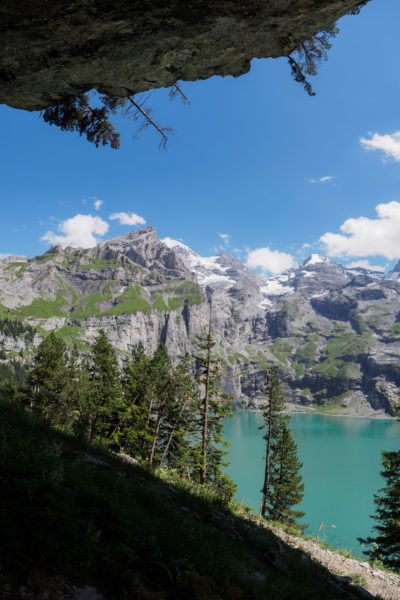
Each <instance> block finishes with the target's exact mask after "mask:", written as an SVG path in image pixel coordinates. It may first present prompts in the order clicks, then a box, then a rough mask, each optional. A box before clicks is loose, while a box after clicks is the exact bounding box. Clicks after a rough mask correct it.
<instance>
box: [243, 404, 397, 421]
mask: <svg viewBox="0 0 400 600" xmlns="http://www.w3.org/2000/svg"><path fill="white" fill-rule="evenodd" d="M235 412H254V413H259V412H261V411H260V410H259V409H256V408H235ZM285 413H286V414H290V415H307V414H308V415H324V416H327V417H349V418H354V419H371V420H372V421H377V420H379V421H381V420H386V421H395V420H396V417H392V416H391V415H389V414H388V413H386V412H385V411H384V410H383V409H379V410H374V409H373V408H367V407H363V410H362V411H359V410H357V408H356V407H351V408H350V410H349V408H348V407H343V409H341V408H340V407H337V406H335V407H327V410H321V409H318V408H314V407H313V406H301V405H299V404H293V403H291V402H286V411H285Z"/></svg>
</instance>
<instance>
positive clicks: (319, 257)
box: [303, 254, 332, 267]
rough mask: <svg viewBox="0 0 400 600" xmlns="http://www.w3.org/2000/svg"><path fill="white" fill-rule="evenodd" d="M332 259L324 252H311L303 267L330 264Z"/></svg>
mask: <svg viewBox="0 0 400 600" xmlns="http://www.w3.org/2000/svg"><path fill="white" fill-rule="evenodd" d="M331 262H332V261H331V260H330V259H329V258H328V257H327V256H324V255H323V254H310V256H308V257H307V258H306V259H305V260H304V261H303V267H313V266H315V265H321V264H325V265H326V264H328V263H331Z"/></svg>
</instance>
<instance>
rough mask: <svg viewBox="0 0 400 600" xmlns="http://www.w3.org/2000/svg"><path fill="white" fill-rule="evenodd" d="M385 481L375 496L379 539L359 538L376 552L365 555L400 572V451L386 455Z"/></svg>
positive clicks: (376, 528)
mask: <svg viewBox="0 0 400 600" xmlns="http://www.w3.org/2000/svg"><path fill="white" fill-rule="evenodd" d="M382 462H383V471H381V475H382V477H384V479H385V480H386V484H385V487H384V488H382V489H381V490H380V494H379V495H378V494H377V495H375V505H376V513H375V515H372V518H373V519H374V520H375V521H376V522H377V523H378V524H377V525H375V526H374V530H375V531H376V532H377V535H376V536H375V537H368V538H366V539H363V538H359V541H360V542H361V543H363V544H368V545H371V546H372V548H371V549H369V550H366V551H365V554H366V555H367V556H368V557H369V558H370V559H376V560H380V561H382V563H383V564H384V565H385V567H388V568H391V569H396V570H399V569H400V451H397V452H382Z"/></svg>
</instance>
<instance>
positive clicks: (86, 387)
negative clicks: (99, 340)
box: [62, 345, 93, 439]
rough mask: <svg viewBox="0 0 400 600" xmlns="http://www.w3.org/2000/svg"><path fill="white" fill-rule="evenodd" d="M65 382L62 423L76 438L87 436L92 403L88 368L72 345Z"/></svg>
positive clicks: (85, 361) (85, 360)
mask: <svg viewBox="0 0 400 600" xmlns="http://www.w3.org/2000/svg"><path fill="white" fill-rule="evenodd" d="M67 375H68V377H67V382H66V385H65V387H64V390H63V392H62V397H63V400H64V401H63V407H64V412H63V417H64V423H65V425H66V426H67V427H68V429H70V430H71V431H72V432H73V433H74V434H75V435H76V436H77V437H78V438H82V439H85V438H88V437H89V427H90V421H91V413H92V411H93V403H92V398H91V394H90V391H91V382H90V368H89V363H88V361H87V359H86V358H84V359H82V358H81V356H80V354H79V351H78V348H77V347H76V345H74V346H73V348H72V351H71V354H70V356H69V359H68V365H67Z"/></svg>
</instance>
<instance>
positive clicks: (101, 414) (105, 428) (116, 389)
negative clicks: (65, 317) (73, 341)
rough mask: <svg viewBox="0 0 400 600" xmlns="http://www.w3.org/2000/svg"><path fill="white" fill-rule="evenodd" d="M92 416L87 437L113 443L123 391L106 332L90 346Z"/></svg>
mask: <svg viewBox="0 0 400 600" xmlns="http://www.w3.org/2000/svg"><path fill="white" fill-rule="evenodd" d="M88 401H89V402H90V414H89V415H88V429H87V437H88V439H89V441H92V440H94V439H97V440H98V441H101V442H106V443H111V441H112V434H113V431H114V428H115V425H116V424H117V423H118V421H119V419H120V417H121V411H122V409H123V406H122V389H121V383H120V371H119V367H118V360H117V357H116V354H115V351H114V349H113V347H112V345H111V344H110V342H109V341H108V339H107V336H106V334H105V332H104V331H103V330H101V331H100V332H99V335H98V337H97V339H96V340H95V342H94V343H93V345H92V347H91V364H90V394H89V397H88Z"/></svg>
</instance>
